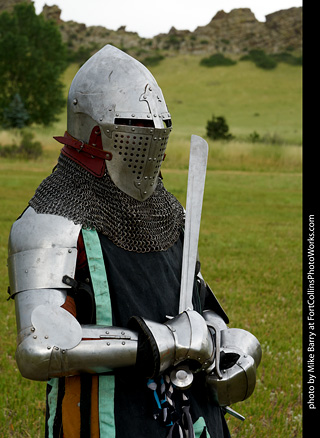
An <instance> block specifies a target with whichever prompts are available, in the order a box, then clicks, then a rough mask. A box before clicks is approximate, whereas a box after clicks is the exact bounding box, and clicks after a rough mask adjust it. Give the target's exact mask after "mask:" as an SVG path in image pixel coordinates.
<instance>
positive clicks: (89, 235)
mask: <svg viewBox="0 0 320 438" xmlns="http://www.w3.org/2000/svg"><path fill="white" fill-rule="evenodd" d="M82 236H83V240H84V244H85V248H86V254H87V260H88V265H89V270H90V275H91V280H92V285H93V290H94V298H95V303H96V323H97V325H108V326H111V325H112V311H111V300H110V292H109V285H108V279H107V274H106V269H105V265H104V260H103V254H102V250H101V245H100V239H99V236H98V233H97V232H96V231H95V230H87V229H82ZM114 389H115V380H114V376H99V429H100V438H115V436H116V428H115V418H114Z"/></svg>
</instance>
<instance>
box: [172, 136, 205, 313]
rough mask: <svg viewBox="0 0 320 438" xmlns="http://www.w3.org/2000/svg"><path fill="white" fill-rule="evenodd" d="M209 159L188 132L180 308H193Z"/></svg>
mask: <svg viewBox="0 0 320 438" xmlns="http://www.w3.org/2000/svg"><path fill="white" fill-rule="evenodd" d="M207 159H208V143H207V142H206V141H205V140H203V138H201V137H198V136H197V135H192V136H191V144H190V158H189V172H188V187H187V204H186V219H185V232H184V242H183V255H182V273H181V288H180V302H179V312H180V313H181V312H183V311H184V310H187V309H192V308H193V306H192V291H193V283H194V275H195V268H196V261H197V255H198V242H199V231H200V222H201V210H202V203H203V193H204V186H205V178H206V169H207Z"/></svg>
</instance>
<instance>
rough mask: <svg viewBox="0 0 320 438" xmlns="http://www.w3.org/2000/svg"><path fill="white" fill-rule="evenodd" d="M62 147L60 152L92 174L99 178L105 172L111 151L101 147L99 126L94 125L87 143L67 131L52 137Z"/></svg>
mask: <svg viewBox="0 0 320 438" xmlns="http://www.w3.org/2000/svg"><path fill="white" fill-rule="evenodd" d="M53 138H54V139H55V140H56V141H58V142H59V143H62V144H63V145H64V147H63V148H62V149H61V152H62V153H63V154H64V155H66V156H67V157H69V158H70V159H71V160H73V161H74V162H76V163H77V164H79V165H80V166H82V167H83V168H84V169H86V170H88V172H90V173H91V174H92V175H94V176H97V177H98V178H101V177H102V176H103V175H104V174H105V168H106V162H105V160H108V161H109V160H111V159H112V154H111V152H108V151H104V150H103V148H102V141H101V132H100V128H99V126H95V127H94V128H93V129H92V131H91V135H90V139H89V144H87V143H84V142H83V141H80V140H77V139H76V138H74V137H72V136H71V135H70V134H69V133H68V132H67V131H66V132H65V134H64V137H53Z"/></svg>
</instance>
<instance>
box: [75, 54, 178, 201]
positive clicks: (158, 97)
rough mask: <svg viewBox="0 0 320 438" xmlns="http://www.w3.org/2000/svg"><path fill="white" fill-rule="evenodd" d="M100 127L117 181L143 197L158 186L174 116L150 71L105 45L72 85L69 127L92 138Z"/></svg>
mask: <svg viewBox="0 0 320 438" xmlns="http://www.w3.org/2000/svg"><path fill="white" fill-rule="evenodd" d="M95 126H99V127H100V128H101V139H102V144H103V149H104V150H107V151H109V152H111V153H112V155H113V158H112V160H111V161H106V165H107V169H108V172H109V174H110V177H111V179H112V180H113V181H114V183H115V184H116V185H117V186H118V187H119V188H120V189H121V190H122V191H123V192H125V193H127V194H128V195H129V196H132V197H133V198H135V199H137V200H139V201H144V200H145V199H147V198H148V197H149V196H150V195H151V194H152V193H153V191H154V189H155V182H156V180H157V177H158V174H159V170H160V166H161V163H162V160H163V157H164V153H165V149H166V146H167V141H168V137H169V134H170V131H171V115H170V113H169V111H168V108H167V105H166V103H165V100H164V97H163V94H162V91H161V89H160V88H159V86H158V84H157V82H156V80H155V78H154V77H153V76H152V74H151V73H150V71H149V70H148V69H147V68H146V67H145V66H144V65H143V64H141V63H140V62H139V61H137V60H136V59H134V58H132V57H131V56H129V55H127V54H126V53H124V52H122V51H121V50H119V49H117V48H115V47H113V46H111V45H106V46H105V47H103V48H102V49H101V50H99V51H98V52H97V53H95V54H94V55H93V56H92V57H91V58H89V60H88V61H87V62H86V63H85V64H84V65H83V66H82V67H81V68H80V70H79V71H78V73H77V74H76V75H75V77H74V79H73V81H72V84H71V86H70V90H69V95H68V106H67V129H68V132H69V134H71V135H72V136H73V137H75V138H77V139H78V140H81V141H84V142H85V143H88V142H89V137H90V134H91V131H92V129H93V128H94V127H95Z"/></svg>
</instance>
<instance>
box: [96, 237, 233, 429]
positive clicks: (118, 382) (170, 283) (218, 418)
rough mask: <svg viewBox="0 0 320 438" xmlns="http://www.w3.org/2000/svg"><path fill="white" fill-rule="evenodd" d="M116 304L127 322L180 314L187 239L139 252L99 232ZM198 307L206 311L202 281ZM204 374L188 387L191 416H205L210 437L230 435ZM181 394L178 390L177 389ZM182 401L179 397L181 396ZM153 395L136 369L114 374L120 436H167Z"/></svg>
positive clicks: (122, 323)
mask: <svg viewBox="0 0 320 438" xmlns="http://www.w3.org/2000/svg"><path fill="white" fill-rule="evenodd" d="M99 237H100V242H101V247H102V251H103V256H104V261H105V266H106V271H107V278H108V283H109V289H110V297H111V304H112V315H113V324H114V325H116V326H119V327H126V326H128V321H129V319H130V318H131V317H132V316H141V317H144V318H147V319H150V320H153V321H156V322H160V323H163V322H164V321H165V320H167V319H168V318H167V316H176V315H177V314H178V313H179V293H180V280H181V265H182V247H183V242H182V238H180V239H179V240H178V241H177V243H176V244H174V245H173V246H172V247H171V248H169V249H168V250H167V251H161V252H149V253H142V254H141V253H135V252H129V251H125V250H123V249H121V248H119V247H117V246H115V245H114V244H113V243H112V242H111V241H110V240H109V239H108V238H107V237H106V236H104V235H102V234H99ZM193 306H194V310H196V311H198V312H200V313H201V310H202V309H201V307H200V299H199V294H198V288H197V283H196V282H195V284H194V294H193ZM204 377H205V376H204V374H203V373H198V374H196V375H195V379H194V382H193V384H192V387H191V389H190V390H189V396H190V402H191V410H190V412H191V416H192V419H193V421H194V422H195V421H196V420H197V419H198V418H199V417H203V418H204V419H205V422H206V426H207V430H208V432H209V434H210V437H212V438H213V437H214V438H227V437H229V436H230V435H229V431H228V428H227V425H226V422H225V419H224V416H223V413H222V410H221V409H220V408H219V407H217V406H214V405H213V404H212V403H210V402H209V401H208V399H207V394H206V390H205V379H204ZM177 398H178V399H179V394H177ZM177 404H178V405H179V402H178V400H177ZM152 414H153V395H152V392H151V391H150V389H148V387H147V381H146V379H145V378H144V377H142V376H140V375H139V374H138V373H137V372H136V371H135V370H125V371H123V370H121V371H117V372H116V374H115V424H116V437H117V438H133V437H148V438H149V437H163V438H165V437H166V436H167V433H168V430H167V428H166V427H165V426H164V425H163V424H162V423H161V422H158V421H157V420H155V419H154V418H153V415H152Z"/></svg>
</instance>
